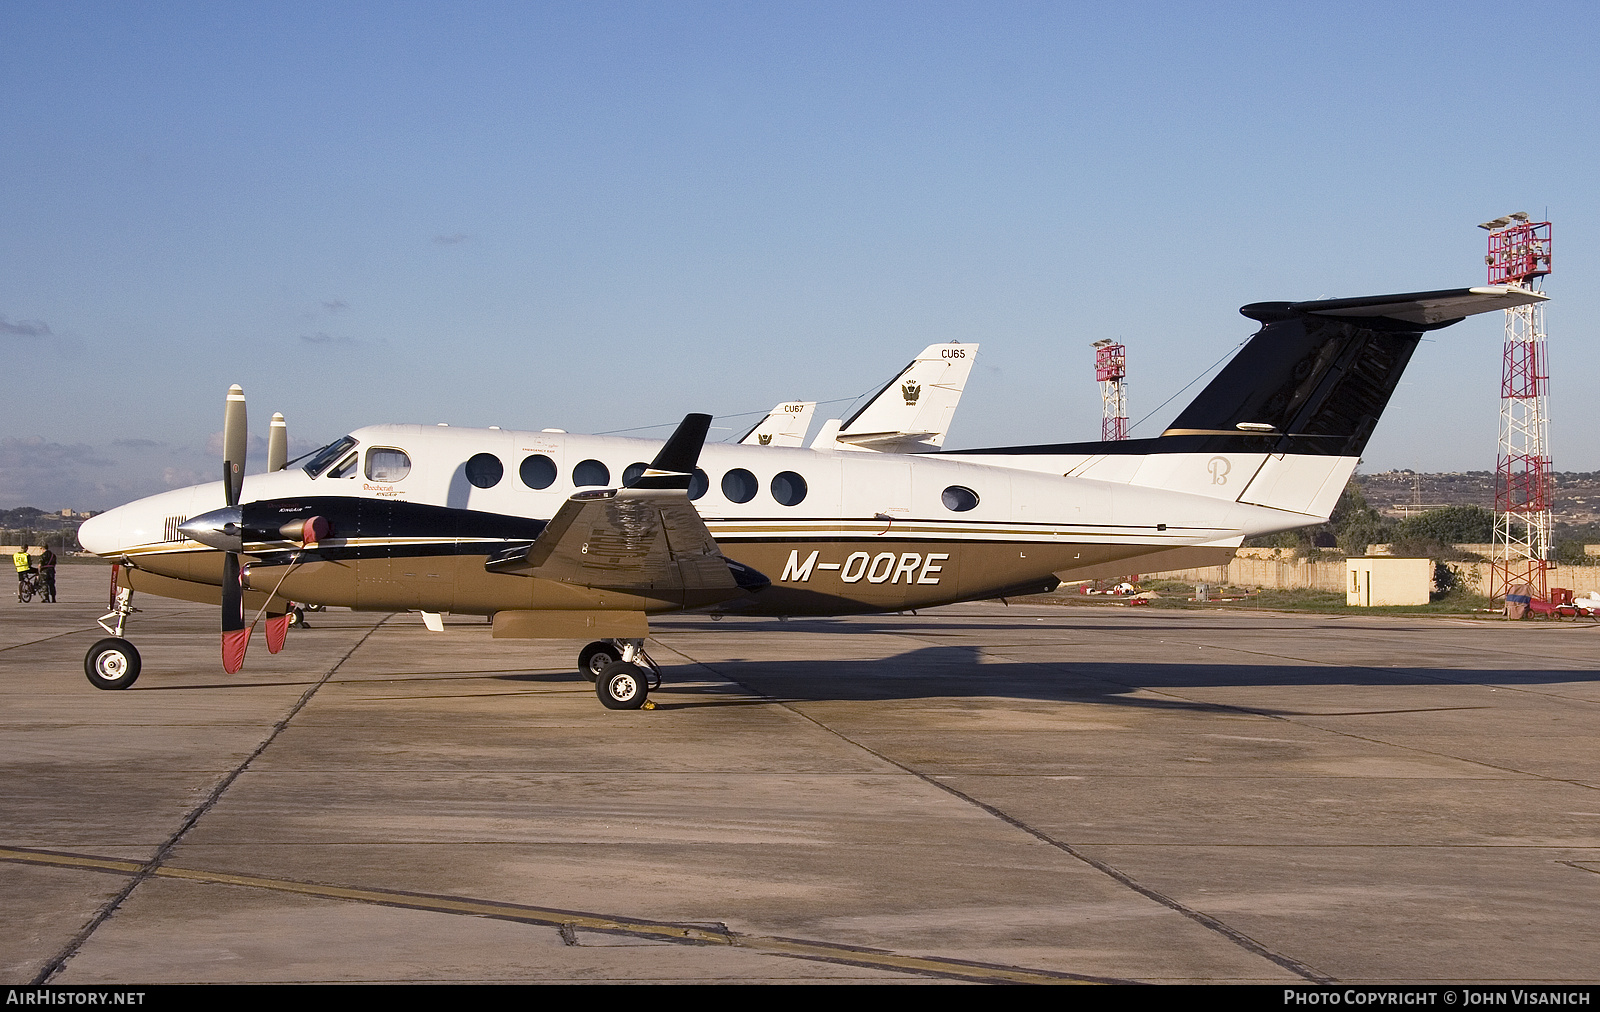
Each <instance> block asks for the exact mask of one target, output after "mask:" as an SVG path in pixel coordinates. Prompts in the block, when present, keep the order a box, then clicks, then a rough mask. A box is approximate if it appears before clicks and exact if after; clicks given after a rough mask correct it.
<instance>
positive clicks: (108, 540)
mask: <svg viewBox="0 0 1600 1012" xmlns="http://www.w3.org/2000/svg"><path fill="white" fill-rule="evenodd" d="M121 513H122V510H121V508H120V507H119V508H118V509H114V510H108V511H107V512H105V513H100V514H98V515H96V516H92V517H90V518H89V519H87V520H85V521H84V522H83V523H82V524H80V525H78V543H79V544H80V545H82V546H83V547H84V548H86V549H88V550H89V551H91V552H93V553H94V554H96V555H106V556H110V555H116V554H117V553H118V552H120V551H121V550H122V548H123V545H122V517H121V516H120V514H121Z"/></svg>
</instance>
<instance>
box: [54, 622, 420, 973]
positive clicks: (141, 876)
mask: <svg viewBox="0 0 1600 1012" xmlns="http://www.w3.org/2000/svg"><path fill="white" fill-rule="evenodd" d="M393 617H394V615H393V614H390V615H385V616H384V617H383V618H381V619H379V620H378V621H377V622H376V623H374V624H373V626H372V628H370V629H368V630H367V631H366V632H365V633H363V634H362V636H361V638H360V639H358V640H356V642H355V644H354V645H353V646H351V647H350V649H349V650H347V651H345V654H344V656H343V657H340V658H339V659H338V660H337V661H335V662H334V663H333V666H332V667H331V668H329V669H328V670H327V671H326V672H325V673H324V674H323V676H322V677H321V678H319V679H317V682H316V684H314V685H312V686H311V687H310V688H309V689H307V690H306V691H305V692H303V693H301V694H300V698H299V699H298V700H296V701H295V704H294V705H293V706H291V707H289V712H288V713H286V714H284V715H283V716H282V717H281V718H280V719H279V720H278V722H277V723H276V724H273V725H272V730H270V731H268V732H267V736H266V737H265V738H263V739H261V744H259V745H257V746H256V747H255V750H254V751H252V752H251V753H250V754H249V755H247V756H245V757H244V760H243V761H242V762H240V763H239V764H238V765H237V766H235V767H234V768H233V769H231V770H229V771H228V773H227V774H226V775H225V776H224V777H223V778H222V779H221V780H219V781H218V782H217V785H216V786H215V787H213V788H212V789H211V793H210V794H208V795H206V799H205V800H204V801H202V802H200V804H198V805H196V806H195V807H194V809H193V810H192V811H190V812H189V814H188V815H186V816H185V817H184V819H183V821H182V822H181V823H179V824H178V828H177V829H176V830H174V831H173V833H172V835H171V836H169V837H167V839H166V842H164V843H162V845H161V847H160V848H159V849H158V850H157V851H156V853H155V856H154V857H152V858H151V859H150V860H149V861H146V862H142V863H140V864H138V865H137V866H136V869H135V870H134V872H133V873H132V878H130V879H129V881H128V884H127V885H125V886H123V887H122V889H121V891H119V892H118V893H117V894H116V895H115V896H113V897H111V899H109V900H107V901H106V903H105V905H104V906H102V907H101V908H100V909H99V910H97V911H96V912H95V915H94V916H93V917H91V918H89V922H88V923H87V924H85V925H84V926H83V927H82V928H81V929H80V930H79V931H78V933H77V934H76V935H74V936H72V939H71V940H70V941H69V942H67V944H66V945H65V946H64V947H63V948H62V950H61V951H60V952H58V953H56V954H55V955H54V956H53V957H51V959H50V961H49V962H47V963H45V964H44V966H43V967H41V968H40V970H39V973H38V975H37V976H35V977H34V978H33V980H32V981H31V983H33V984H48V983H49V982H50V978H52V977H54V976H55V975H56V974H58V973H60V972H61V969H62V967H64V966H66V965H67V960H69V959H71V958H72V957H73V956H75V955H77V954H78V950H79V949H80V948H82V947H83V943H84V942H87V941H88V940H89V936H90V935H92V934H94V933H95V931H96V930H97V929H98V928H99V927H100V925H102V924H104V923H105V922H106V921H107V920H108V919H109V918H110V917H111V915H112V914H114V913H116V911H117V908H118V907H120V906H122V904H123V902H124V901H125V900H127V898H128V897H129V896H130V895H131V894H132V893H133V891H134V890H135V889H137V888H139V885H140V884H141V883H143V882H144V881H146V880H147V879H149V878H150V877H151V876H153V875H155V874H157V873H158V872H159V871H160V870H161V866H162V865H163V864H164V863H166V860H167V858H168V857H170V856H172V852H173V850H174V849H175V848H176V847H177V846H178V844H179V843H180V842H181V841H182V840H183V838H184V837H185V836H187V835H188V833H189V830H191V829H193V828H194V824H195V823H196V822H198V821H200V817H201V816H202V815H205V814H206V813H207V812H209V811H211V808H212V806H213V805H215V804H216V803H217V802H218V801H220V800H222V795H223V793H224V792H226V791H227V789H228V788H229V787H232V786H233V782H234V781H235V780H237V779H239V774H241V773H243V772H244V771H245V770H246V769H249V767H250V764H251V763H253V762H255V761H256V757H258V756H260V755H261V753H263V752H265V751H266V750H267V746H269V745H271V744H272V743H273V742H274V741H276V740H277V737H278V735H280V734H282V733H283V729H284V728H286V727H288V726H289V721H291V720H293V719H294V717H295V714H297V713H299V712H300V711H301V710H302V709H304V708H305V705H306V704H307V703H309V702H311V697H312V696H314V695H316V694H317V690H318V689H320V688H322V687H323V686H324V685H326V684H327V683H328V679H330V678H332V677H333V673H334V672H335V671H338V670H339V668H341V667H342V666H343V665H344V662H345V661H348V660H349V659H350V658H351V657H352V656H354V654H355V652H356V651H357V650H360V649H361V645H362V644H363V643H365V642H366V641H367V640H368V639H369V638H371V636H372V634H373V633H375V632H377V631H378V630H379V629H380V628H382V627H383V624H384V623H385V622H387V621H389V619H391V618H393ZM103 870H111V869H103Z"/></svg>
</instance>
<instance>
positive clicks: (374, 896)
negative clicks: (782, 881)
mask: <svg viewBox="0 0 1600 1012" xmlns="http://www.w3.org/2000/svg"><path fill="white" fill-rule="evenodd" d="M0 861H11V862H15V863H18V864H31V865H44V866H48V867H57V868H74V869H79V870H83V871H98V872H109V873H112V874H117V875H128V876H135V877H138V880H140V881H143V880H144V879H148V878H163V879H177V880H179V881H184V882H197V883H201V884H204V885H227V886H240V887H243V888H247V889H266V890H271V891H273V892H282V893H294V894H296V895H300V896H312V897H317V898H319V899H330V900H347V901H350V902H355V903H367V904H372V905H376V906H386V907H400V908H404V909H408V910H426V911H429V912H432V913H442V914H462V915H466V916H469V917H489V918H493V919H495V920H502V921H515V922H518V923H521V924H537V925H540V926H543V927H552V928H556V929H557V930H558V931H560V932H561V933H562V938H563V939H566V938H568V937H569V936H570V937H573V938H575V937H576V935H575V932H578V931H592V932H598V933H603V934H609V935H626V936H629V937H632V938H647V939H650V940H652V941H658V942H676V943H679V944H682V945H726V946H730V947H733V948H737V949H749V950H751V951H752V952H759V953H763V954H766V955H769V956H788V957H790V958H794V959H808V960H812V961H816V962H824V963H840V964H844V965H849V966H862V967H867V968H869V969H874V970H897V971H900V972H903V973H914V974H918V975H920V976H925V977H942V978H948V979H955V980H967V981H974V982H978V983H991V984H1127V983H1134V982H1133V981H1129V980H1121V979H1117V978H1110V977H1092V976H1089V975H1086V974H1074V973H1061V972H1058V971H1054V970H1038V969H1031V968H1028V967H1021V966H1006V965H1004V964H999V963H980V962H975V961H972V960H965V959H949V958H944V957H939V956H907V955H902V954H900V953H897V952H890V951H887V950H884V949H869V948H863V947H861V946H855V945H845V944H842V943H839V942H819V941H815V940H812V939H805V938H783V937H780V936H776V935H746V934H742V933H740V932H736V931H730V930H729V929H728V928H727V927H726V926H723V925H718V926H715V927H711V926H707V925H704V924H683V923H675V922H672V921H652V920H646V919H642V918H635V917H620V916H607V915H604V914H596V913H589V912H585V911H581V910H561V909H557V908H554V907H535V906H528V905H526V904H522V903H500V902H496V901H494V900H480V899H473V898H471V897H466V896H447V895H441V894H436V893H418V892H409V891H406V890H401V889H361V888H355V887H352V886H334V885H322V884H319V883H316V882H303V881H297V880H294V879H280V878H268V877H266V876H262V875H235V874H231V873H228V872H214V871H203V870H200V869H196V868H174V867H171V866H161V867H157V868H153V869H151V868H149V867H148V866H147V865H146V864H145V863H143V862H140V861H121V860H117V859H115V858H107V857H96V856H94V855H90V854H73V853H67V852H62V851H48V850H33V849H27V848H17V847H0ZM568 944H572V943H571V942H569V943H568Z"/></svg>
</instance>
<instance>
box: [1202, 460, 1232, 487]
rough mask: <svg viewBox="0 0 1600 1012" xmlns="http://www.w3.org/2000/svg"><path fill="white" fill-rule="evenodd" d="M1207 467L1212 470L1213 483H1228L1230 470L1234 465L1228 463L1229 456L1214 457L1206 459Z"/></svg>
mask: <svg viewBox="0 0 1600 1012" xmlns="http://www.w3.org/2000/svg"><path fill="white" fill-rule="evenodd" d="M1206 467H1207V468H1209V469H1210V470H1211V484H1213V485H1226V484H1227V483H1228V472H1229V471H1231V470H1233V465H1232V464H1230V463H1228V458H1227V457H1212V458H1211V459H1210V460H1208V461H1206Z"/></svg>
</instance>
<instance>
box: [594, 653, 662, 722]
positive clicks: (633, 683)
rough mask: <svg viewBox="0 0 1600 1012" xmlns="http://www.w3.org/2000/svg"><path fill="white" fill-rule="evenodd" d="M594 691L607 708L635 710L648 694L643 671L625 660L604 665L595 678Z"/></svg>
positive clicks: (648, 690)
mask: <svg viewBox="0 0 1600 1012" xmlns="http://www.w3.org/2000/svg"><path fill="white" fill-rule="evenodd" d="M594 691H595V695H597V696H599V697H600V702H601V703H603V704H604V705H605V708H606V709H608V710H637V709H638V708H639V707H641V706H643V705H644V701H645V698H646V697H647V696H649V695H650V689H649V688H648V687H647V685H646V683H645V674H644V672H643V671H640V670H639V669H638V668H636V667H634V666H633V665H632V664H628V663H626V662H625V661H617V662H616V663H615V664H608V665H606V668H605V670H604V671H602V672H600V674H599V676H598V677H597V678H596V679H595V682H594Z"/></svg>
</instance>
